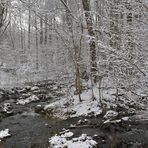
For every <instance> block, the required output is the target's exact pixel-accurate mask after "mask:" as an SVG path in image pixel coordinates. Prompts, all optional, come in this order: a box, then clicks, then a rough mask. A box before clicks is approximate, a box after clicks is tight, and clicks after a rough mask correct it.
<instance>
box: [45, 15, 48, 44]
mask: <svg viewBox="0 0 148 148" xmlns="http://www.w3.org/2000/svg"><path fill="white" fill-rule="evenodd" d="M47 22H48V19H47V15H45V39H44V44H45V45H46V44H47V31H48V29H47V27H48V26H47Z"/></svg>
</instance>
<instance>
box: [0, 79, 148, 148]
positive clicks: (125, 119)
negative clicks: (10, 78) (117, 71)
mask: <svg viewBox="0 0 148 148" xmlns="http://www.w3.org/2000/svg"><path fill="white" fill-rule="evenodd" d="M57 83H58V84H57ZM61 88H62V89H61ZM65 88H66V84H63V83H61V84H60V83H59V82H53V81H49V82H48V84H47V83H46V85H45V84H43V83H42V84H41V83H39V84H36V85H35V86H32V84H31V86H27V87H24V88H14V89H13V90H11V91H6V90H5V91H4V90H1V100H0V102H1V103H0V119H1V120H0V140H1V142H0V148H48V147H53V148H56V147H62V146H63V147H64V146H65V147H66V145H63V143H62V142H61V141H62V140H66V141H65V143H66V144H67V146H69V144H71V147H72V146H73V147H76V146H77V148H78V146H79V147H81V148H82V147H84V148H87V147H97V148H147V147H148V141H147V139H148V109H147V108H146V106H147V104H146V103H145V102H144V103H145V104H144V103H141V102H140V103H138V102H133V100H128V101H127V102H123V101H122V99H121V100H120V101H118V103H117V102H116V104H115V102H112V105H113V106H115V108H113V106H112V107H111V108H110V109H108V110H107V111H105V112H101V109H98V110H97V111H96V108H97V107H98V106H93V108H94V109H93V110H91V109H89V106H88V103H87V101H86V102H85V101H83V102H85V103H84V108H85V109H87V111H88V112H87V111H86V110H82V112H80V110H81V109H78V108H83V103H81V105H80V104H78V105H76V104H75V106H74V107H73V106H71V107H70V109H67V107H66V106H65V109H63V107H64V106H62V103H64V104H65V102H64V101H63V102H60V101H61V100H62V98H64V97H65V91H64V89H65ZM87 92H89V91H87ZM84 96H85V99H87V98H86V96H89V95H88V94H87V95H86V93H85V95H84ZM74 99H75V98H74ZM63 100H64V99H63ZM57 102H58V103H59V102H60V103H59V104H60V105H61V108H60V109H59V108H58V109H57V107H58V106H57ZM76 103H77V102H76ZM123 103H124V105H123ZM55 104H56V105H55ZM89 104H91V102H90V103H89ZM106 104H111V103H110V102H107V101H106ZM65 105H67V104H65ZM91 105H93V103H92V104H91ZM55 107H56V108H55ZM77 107H78V108H77ZM66 110H67V115H66V116H64V114H66V112H65V111H66ZM62 111H63V114H62V113H61V112H62ZM59 112H60V113H61V114H59ZM86 112H87V114H86ZM83 113H85V114H83ZM54 114H56V117H55V116H54ZM57 115H60V116H61V117H62V118H59V117H58V116H57ZM65 117H67V118H65ZM63 118H64V119H63ZM6 129H8V130H9V134H8V133H6V134H8V137H7V136H6V137H2V136H1V135H2V134H1V131H2V130H6ZM56 134H57V135H56ZM55 135H56V137H55ZM63 135H64V136H65V135H66V136H65V137H64V136H63ZM59 141H60V142H61V143H60V142H59ZM49 142H50V144H51V146H49ZM57 142H59V143H57ZM55 143H56V144H55ZM74 144H75V145H74ZM73 147H72V148H73Z"/></svg>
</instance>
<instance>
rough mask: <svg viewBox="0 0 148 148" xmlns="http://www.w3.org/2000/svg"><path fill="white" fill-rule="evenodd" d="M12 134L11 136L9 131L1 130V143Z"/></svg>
mask: <svg viewBox="0 0 148 148" xmlns="http://www.w3.org/2000/svg"><path fill="white" fill-rule="evenodd" d="M9 136H11V134H9V129H5V130H1V131H0V141H1V139H3V138H6V137H9Z"/></svg>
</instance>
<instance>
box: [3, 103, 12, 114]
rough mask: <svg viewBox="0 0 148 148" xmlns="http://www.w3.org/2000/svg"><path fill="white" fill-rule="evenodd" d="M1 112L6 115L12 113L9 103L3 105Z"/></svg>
mask: <svg viewBox="0 0 148 148" xmlns="http://www.w3.org/2000/svg"><path fill="white" fill-rule="evenodd" d="M2 111H3V112H5V113H7V114H10V113H12V112H13V111H12V106H11V104H10V103H4V105H3V107H2Z"/></svg>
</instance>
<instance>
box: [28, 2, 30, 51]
mask: <svg viewBox="0 0 148 148" xmlns="http://www.w3.org/2000/svg"><path fill="white" fill-rule="evenodd" d="M29 5H30V0H29ZM28 13H29V14H28V49H30V43H31V41H30V40H31V10H30V6H29V12H28Z"/></svg>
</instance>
